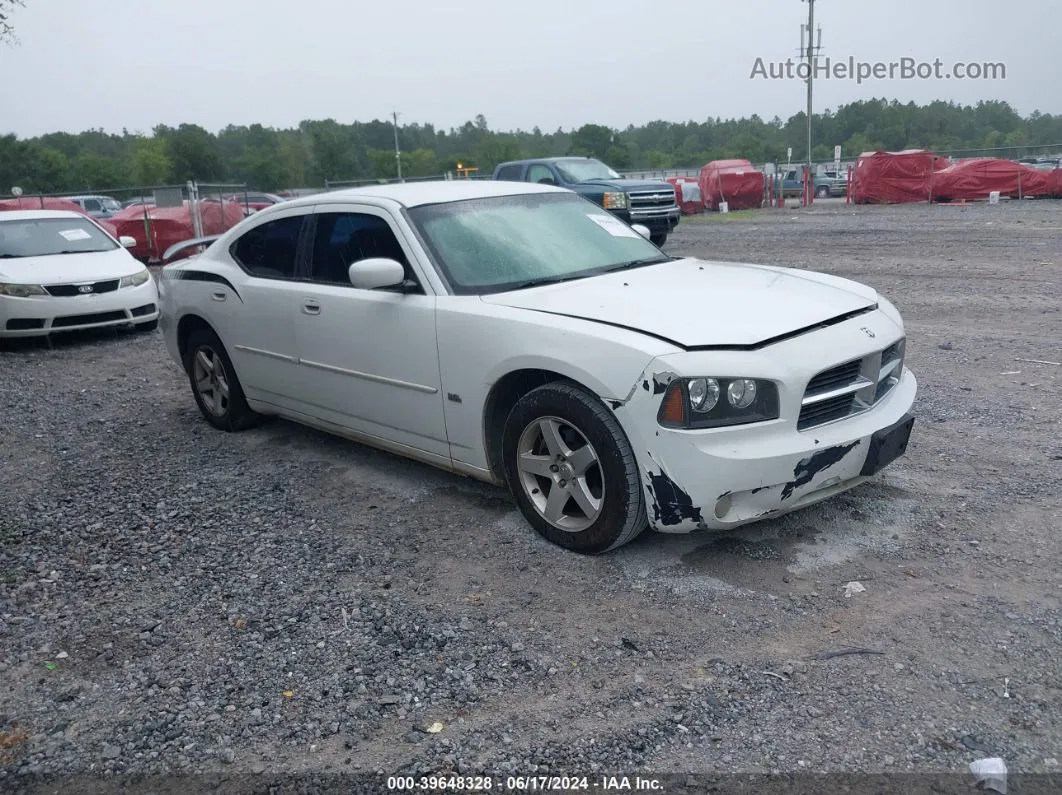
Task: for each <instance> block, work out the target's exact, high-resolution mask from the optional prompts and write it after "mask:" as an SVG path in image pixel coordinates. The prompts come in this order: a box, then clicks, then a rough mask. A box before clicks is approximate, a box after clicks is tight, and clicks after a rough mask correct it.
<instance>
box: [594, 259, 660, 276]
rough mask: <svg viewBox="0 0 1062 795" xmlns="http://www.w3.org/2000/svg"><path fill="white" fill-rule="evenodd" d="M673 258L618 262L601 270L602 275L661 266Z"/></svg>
mask: <svg viewBox="0 0 1062 795" xmlns="http://www.w3.org/2000/svg"><path fill="white" fill-rule="evenodd" d="M671 259H672V258H671V257H662V258H661V257H651V258H650V259H632V260H628V261H627V262H617V263H616V264H615V265H609V266H608V267H607V268H604V269H603V270H601V271H600V272H601V273H612V272H613V271H625V270H627V269H628V268H640V267H642V266H643V265H659V264H660V263H662V262H671Z"/></svg>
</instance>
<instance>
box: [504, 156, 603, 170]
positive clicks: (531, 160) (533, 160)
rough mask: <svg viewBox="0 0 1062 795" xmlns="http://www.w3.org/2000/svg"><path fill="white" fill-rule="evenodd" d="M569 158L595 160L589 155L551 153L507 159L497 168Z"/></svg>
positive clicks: (558, 161) (563, 160)
mask: <svg viewBox="0 0 1062 795" xmlns="http://www.w3.org/2000/svg"><path fill="white" fill-rule="evenodd" d="M571 160H597V158H596V157H591V156H590V155H586V156H585V157H584V156H583V155H553V156H551V157H529V158H527V159H525V160H508V161H506V162H504V163H499V164H498V168H501V167H502V166H519V165H523V164H524V163H562V162H565V161H571Z"/></svg>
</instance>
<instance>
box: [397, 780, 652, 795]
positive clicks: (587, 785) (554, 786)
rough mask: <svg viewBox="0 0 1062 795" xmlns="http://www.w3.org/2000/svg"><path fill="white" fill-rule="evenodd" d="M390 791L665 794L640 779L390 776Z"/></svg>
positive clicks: (649, 782) (648, 781)
mask: <svg viewBox="0 0 1062 795" xmlns="http://www.w3.org/2000/svg"><path fill="white" fill-rule="evenodd" d="M387 789H389V790H392V791H396V792H401V791H411V792H446V791H451V792H490V791H492V790H495V791H498V792H593V791H598V792H663V789H664V787H663V784H662V783H661V782H660V781H659V780H658V779H654V778H643V777H641V776H600V777H597V778H591V777H589V776H506V777H505V778H504V779H502V778H500V777H498V778H495V777H493V776H388V778H387Z"/></svg>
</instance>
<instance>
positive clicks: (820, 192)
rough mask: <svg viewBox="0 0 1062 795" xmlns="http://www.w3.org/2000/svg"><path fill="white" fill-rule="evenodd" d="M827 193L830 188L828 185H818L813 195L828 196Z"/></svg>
mask: <svg viewBox="0 0 1062 795" xmlns="http://www.w3.org/2000/svg"><path fill="white" fill-rule="evenodd" d="M829 195H830V189H829V188H828V187H826V186H825V185H820V186H819V187H818V188H816V190H815V196H817V197H818V198H820V199H825V198H828V197H829Z"/></svg>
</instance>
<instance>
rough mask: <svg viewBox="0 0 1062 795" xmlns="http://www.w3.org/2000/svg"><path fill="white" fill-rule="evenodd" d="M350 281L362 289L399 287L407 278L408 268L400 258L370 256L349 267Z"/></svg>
mask: <svg viewBox="0 0 1062 795" xmlns="http://www.w3.org/2000/svg"><path fill="white" fill-rule="evenodd" d="M347 276H348V277H349V278H350V283H351V284H352V285H354V286H355V287H357V288H358V289H360V290H377V289H379V288H381V287H397V286H398V285H400V284H402V282H404V281H405V278H406V269H405V268H404V267H403V266H402V263H401V262H399V261H398V260H393V259H390V258H388V257H369V258H368V259H363V260H358V261H357V262H355V263H354V264H353V265H351V266H350V267H349V268H347Z"/></svg>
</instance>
